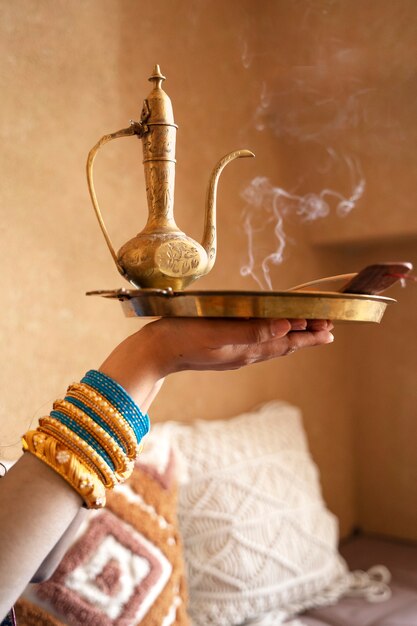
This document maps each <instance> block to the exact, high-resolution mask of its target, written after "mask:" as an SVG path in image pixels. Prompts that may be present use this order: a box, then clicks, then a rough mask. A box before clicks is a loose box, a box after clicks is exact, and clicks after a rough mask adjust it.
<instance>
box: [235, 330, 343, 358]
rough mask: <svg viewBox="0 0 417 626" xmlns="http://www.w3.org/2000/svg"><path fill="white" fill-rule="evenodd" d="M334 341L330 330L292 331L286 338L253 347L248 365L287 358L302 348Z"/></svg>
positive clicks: (275, 339)
mask: <svg viewBox="0 0 417 626" xmlns="http://www.w3.org/2000/svg"><path fill="white" fill-rule="evenodd" d="M333 340H334V337H333V335H332V334H331V333H330V332H329V331H328V330H321V331H308V330H302V331H292V332H289V333H288V334H287V335H286V336H284V337H278V338H274V339H272V340H271V341H269V342H265V343H263V344H259V345H258V346H256V347H253V348H252V350H251V351H250V361H247V363H249V362H250V363H256V362H259V361H265V360H269V359H274V358H275V357H278V356H286V355H289V354H292V353H293V352H296V351H297V350H300V349H301V348H310V347H314V346H321V345H326V344H328V343H332V342H333Z"/></svg>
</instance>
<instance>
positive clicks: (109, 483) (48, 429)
mask: <svg viewBox="0 0 417 626" xmlns="http://www.w3.org/2000/svg"><path fill="white" fill-rule="evenodd" d="M39 429H40V430H41V431H42V432H45V433H47V434H48V435H52V437H55V438H56V439H58V441H60V442H61V443H62V444H63V445H64V446H67V447H68V448H70V449H71V450H72V451H73V452H74V453H75V455H76V456H78V457H79V458H81V460H82V461H86V460H87V464H88V465H90V466H91V464H92V465H93V467H94V471H95V472H96V473H97V474H98V475H99V476H100V477H101V479H102V482H103V484H104V486H105V487H106V488H107V489H111V488H113V487H114V486H115V485H117V482H118V481H117V478H116V475H115V473H114V472H113V470H112V469H111V468H110V467H109V466H108V465H107V463H106V461H105V460H104V459H103V458H102V457H101V456H100V455H99V454H98V452H96V451H95V450H94V448H92V447H91V446H90V445H89V444H88V443H87V442H86V441H84V439H82V438H81V437H79V436H78V435H77V434H76V433H74V431H72V430H71V429H70V428H68V427H67V426H65V424H62V423H61V422H60V421H58V420H57V419H55V418H54V417H50V416H49V415H47V416H46V417H42V418H41V419H40V420H39Z"/></svg>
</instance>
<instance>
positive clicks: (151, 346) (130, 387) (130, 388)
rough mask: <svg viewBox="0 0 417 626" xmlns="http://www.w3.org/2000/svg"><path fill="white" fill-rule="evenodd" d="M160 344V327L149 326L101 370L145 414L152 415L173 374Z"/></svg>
mask: <svg viewBox="0 0 417 626" xmlns="http://www.w3.org/2000/svg"><path fill="white" fill-rule="evenodd" d="M160 341H161V338H160V337H159V332H158V328H157V326H156V325H155V324H147V325H146V326H144V327H143V328H142V329H141V330H140V331H138V332H137V333H135V334H134V335H131V336H130V337H128V338H127V339H125V341H123V342H122V343H121V344H120V345H119V346H118V347H117V348H116V349H115V350H114V351H113V352H112V353H111V354H110V355H109V357H108V358H107V359H106V360H105V361H104V363H102V365H101V366H100V367H99V368H98V369H99V371H100V372H102V373H103V374H106V375H107V376H109V377H110V378H112V379H113V380H115V381H116V382H117V383H119V385H121V386H122V387H123V388H124V389H125V390H126V391H127V393H128V394H129V395H130V396H131V397H132V399H133V400H134V401H135V402H136V404H137V405H138V406H139V407H140V408H141V410H142V411H143V412H147V411H148V408H149V406H150V404H151V402H152V400H153V399H154V397H155V396H156V394H157V393H158V391H159V389H160V388H161V386H162V384H163V382H164V378H165V376H166V375H167V374H168V373H169V372H168V367H167V359H165V358H164V351H163V349H162V350H161V346H160Z"/></svg>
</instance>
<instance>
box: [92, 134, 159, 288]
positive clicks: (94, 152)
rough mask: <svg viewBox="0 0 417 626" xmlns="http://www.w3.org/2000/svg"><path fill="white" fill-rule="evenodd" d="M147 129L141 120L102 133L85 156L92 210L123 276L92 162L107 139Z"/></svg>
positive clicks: (140, 135) (123, 272) (126, 135)
mask: <svg viewBox="0 0 417 626" xmlns="http://www.w3.org/2000/svg"><path fill="white" fill-rule="evenodd" d="M147 130H148V129H147V127H146V126H145V124H143V123H142V122H131V125H130V126H129V128H123V129H122V130H118V131H116V132H115V133H110V134H109V135H104V136H103V137H102V138H101V139H100V140H99V141H98V142H97V143H96V145H95V146H94V147H93V148H91V150H90V152H89V153H88V157H87V184H88V191H89V192H90V198H91V202H92V203H93V208H94V212H95V214H96V217H97V219H98V223H99V225H100V228H101V230H102V233H103V235H104V239H105V240H106V243H107V246H108V248H109V250H110V253H111V255H112V257H113V260H114V262H115V264H116V267H117V269H118V271H119V272H120V274H121V275H122V276H124V277H126V273H125V271H124V269H123V267H122V266H121V265H120V263H119V261H118V259H117V254H116V252H115V249H114V247H113V244H112V242H111V239H110V237H109V234H108V232H107V228H106V226H105V224H104V220H103V216H102V215H101V211H100V207H99V205H98V201H97V195H96V190H95V188H94V181H93V164H94V159H95V158H96V155H97V152H98V151H99V149H100V148H101V147H102V146H104V144H106V143H108V142H109V141H112V139H119V138H120V137H130V136H131V135H137V136H139V137H142V135H144V133H145V132H147Z"/></svg>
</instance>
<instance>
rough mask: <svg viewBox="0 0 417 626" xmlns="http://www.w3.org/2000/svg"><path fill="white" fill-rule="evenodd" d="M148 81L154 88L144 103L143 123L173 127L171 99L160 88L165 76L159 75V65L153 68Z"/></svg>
mask: <svg viewBox="0 0 417 626" xmlns="http://www.w3.org/2000/svg"><path fill="white" fill-rule="evenodd" d="M149 80H150V82H153V84H154V87H153V89H152V91H151V92H150V94H149V95H148V97H147V98H146V100H145V102H144V108H143V111H142V118H143V117H144V115H146V120H143V121H146V124H148V125H150V124H172V125H175V122H174V112H173V110H172V103H171V99H170V97H169V96H168V95H167V94H166V93H165V91H164V90H163V89H162V87H161V85H162V81H164V80H165V76H164V75H163V74H162V73H161V69H160V67H159V65H155V66H154V68H153V71H152V74H151V76H150V77H149Z"/></svg>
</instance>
